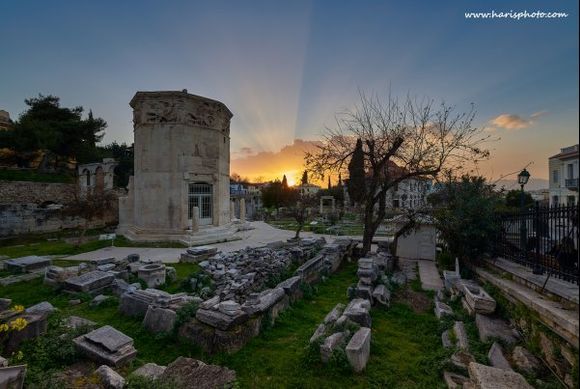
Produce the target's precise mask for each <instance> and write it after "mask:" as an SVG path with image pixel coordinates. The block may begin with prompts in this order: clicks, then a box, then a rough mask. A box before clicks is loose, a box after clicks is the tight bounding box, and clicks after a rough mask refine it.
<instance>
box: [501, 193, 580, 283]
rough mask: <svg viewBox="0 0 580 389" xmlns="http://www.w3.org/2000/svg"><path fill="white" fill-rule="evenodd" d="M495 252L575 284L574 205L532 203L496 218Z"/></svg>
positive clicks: (576, 213) (576, 258)
mask: <svg viewBox="0 0 580 389" xmlns="http://www.w3.org/2000/svg"><path fill="white" fill-rule="evenodd" d="M499 225H500V234H499V239H498V242H497V243H498V245H497V253H496V254H497V255H498V256H501V257H503V258H505V259H508V260H511V261H514V262H517V263H519V264H522V265H525V266H528V267H530V268H532V269H533V270H534V273H536V274H550V275H552V276H554V277H557V278H560V279H563V280H566V281H570V282H574V283H576V284H578V268H579V261H578V237H579V235H578V206H576V205H566V206H564V205H556V206H552V207H540V206H539V205H538V203H536V205H535V206H533V207H531V208H528V209H525V210H523V211H518V212H513V213H505V214H502V215H500V217H499Z"/></svg>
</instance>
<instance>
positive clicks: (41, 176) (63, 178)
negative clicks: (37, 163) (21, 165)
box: [0, 169, 74, 183]
mask: <svg viewBox="0 0 580 389" xmlns="http://www.w3.org/2000/svg"><path fill="white" fill-rule="evenodd" d="M0 180H5V181H34V182H61V183H71V182H74V177H73V176H72V175H68V174H58V173H38V172H36V171H31V170H9V169H0Z"/></svg>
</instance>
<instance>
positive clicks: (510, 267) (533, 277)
mask: <svg viewBox="0 0 580 389" xmlns="http://www.w3.org/2000/svg"><path fill="white" fill-rule="evenodd" d="M486 265H487V266H488V268H489V270H491V271H494V272H497V273H508V274H509V275H510V278H511V280H512V281H515V282H517V283H518V284H521V285H523V286H526V287H528V288H530V289H533V290H534V291H536V292H538V293H540V294H543V295H545V296H548V297H549V298H551V299H554V300H559V301H561V302H562V303H564V304H566V305H570V306H571V308H572V309H576V310H578V306H579V297H580V287H579V286H578V284H574V283H572V282H568V281H564V280H561V279H558V278H556V277H554V276H551V277H550V278H549V279H548V282H546V278H547V277H548V274H546V273H544V274H543V275H538V274H533V272H532V269H530V268H528V267H525V266H523V265H520V264H518V263H515V262H512V261H509V260H507V259H504V258H496V259H489V260H486ZM544 284H545V287H544Z"/></svg>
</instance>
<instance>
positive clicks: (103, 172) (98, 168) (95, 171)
mask: <svg viewBox="0 0 580 389" xmlns="http://www.w3.org/2000/svg"><path fill="white" fill-rule="evenodd" d="M117 165H118V163H117V161H115V160H114V159H113V158H103V162H95V163H85V164H82V165H78V166H77V174H78V179H79V186H80V188H81V192H84V191H86V190H87V189H96V190H110V189H113V186H114V178H115V167H117Z"/></svg>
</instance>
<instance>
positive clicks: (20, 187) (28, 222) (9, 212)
mask: <svg viewBox="0 0 580 389" xmlns="http://www.w3.org/2000/svg"><path fill="white" fill-rule="evenodd" d="M74 185H75V184H62V183H43V182H24V181H0V237H2V236H13V235H20V234H28V233H41V232H52V231H58V230H62V229H70V228H78V227H79V226H84V223H85V221H84V219H82V218H79V217H63V216H62V213H61V210H62V208H63V207H64V206H65V205H66V204H67V203H68V202H69V201H70V198H71V193H72V192H73V191H74ZM117 220H118V212H117V206H116V202H115V205H114V206H113V207H112V208H111V210H110V212H107V214H106V215H105V216H104V217H103V218H101V219H99V220H94V221H93V222H91V223H90V225H89V227H90V228H96V227H103V226H105V225H111V224H116V223H117Z"/></svg>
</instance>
